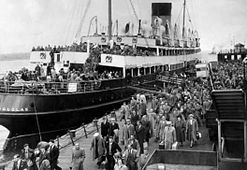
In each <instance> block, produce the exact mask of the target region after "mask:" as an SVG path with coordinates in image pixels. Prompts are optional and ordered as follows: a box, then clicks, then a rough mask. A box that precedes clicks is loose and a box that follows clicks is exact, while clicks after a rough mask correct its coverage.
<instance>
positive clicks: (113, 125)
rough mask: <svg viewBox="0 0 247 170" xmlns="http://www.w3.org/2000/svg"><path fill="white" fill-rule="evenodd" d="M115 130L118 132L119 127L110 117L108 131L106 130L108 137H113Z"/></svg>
mask: <svg viewBox="0 0 247 170" xmlns="http://www.w3.org/2000/svg"><path fill="white" fill-rule="evenodd" d="M115 129H118V130H119V126H118V124H117V123H116V119H115V118H114V117H111V118H110V126H109V129H108V135H109V136H114V135H115V133H114V130H115Z"/></svg>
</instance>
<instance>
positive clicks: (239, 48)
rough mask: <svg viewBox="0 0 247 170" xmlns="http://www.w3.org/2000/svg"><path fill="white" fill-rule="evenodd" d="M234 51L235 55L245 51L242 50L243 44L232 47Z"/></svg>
mask: <svg viewBox="0 0 247 170" xmlns="http://www.w3.org/2000/svg"><path fill="white" fill-rule="evenodd" d="M234 51H235V52H236V53H240V52H244V51H246V49H245V48H244V44H241V43H238V44H236V45H234Z"/></svg>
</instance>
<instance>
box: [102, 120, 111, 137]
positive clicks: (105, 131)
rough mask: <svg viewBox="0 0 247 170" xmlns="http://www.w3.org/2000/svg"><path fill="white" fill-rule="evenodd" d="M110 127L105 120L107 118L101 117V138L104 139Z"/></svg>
mask: <svg viewBox="0 0 247 170" xmlns="http://www.w3.org/2000/svg"><path fill="white" fill-rule="evenodd" d="M109 127H110V123H109V122H108V120H107V116H104V117H103V122H102V123H101V128H100V129H101V136H102V137H103V138H104V139H105V138H106V137H107V135H108V130H109Z"/></svg>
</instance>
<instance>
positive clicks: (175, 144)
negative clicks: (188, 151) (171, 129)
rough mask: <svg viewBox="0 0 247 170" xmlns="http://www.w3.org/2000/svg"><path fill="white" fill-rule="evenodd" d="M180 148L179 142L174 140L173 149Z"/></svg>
mask: <svg viewBox="0 0 247 170" xmlns="http://www.w3.org/2000/svg"><path fill="white" fill-rule="evenodd" d="M177 149H178V142H174V143H173V144H172V150H177Z"/></svg>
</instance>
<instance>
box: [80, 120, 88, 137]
mask: <svg viewBox="0 0 247 170" xmlns="http://www.w3.org/2000/svg"><path fill="white" fill-rule="evenodd" d="M81 126H82V127H83V130H84V134H85V136H86V138H87V131H86V127H85V124H84V123H82V125H81Z"/></svg>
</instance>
